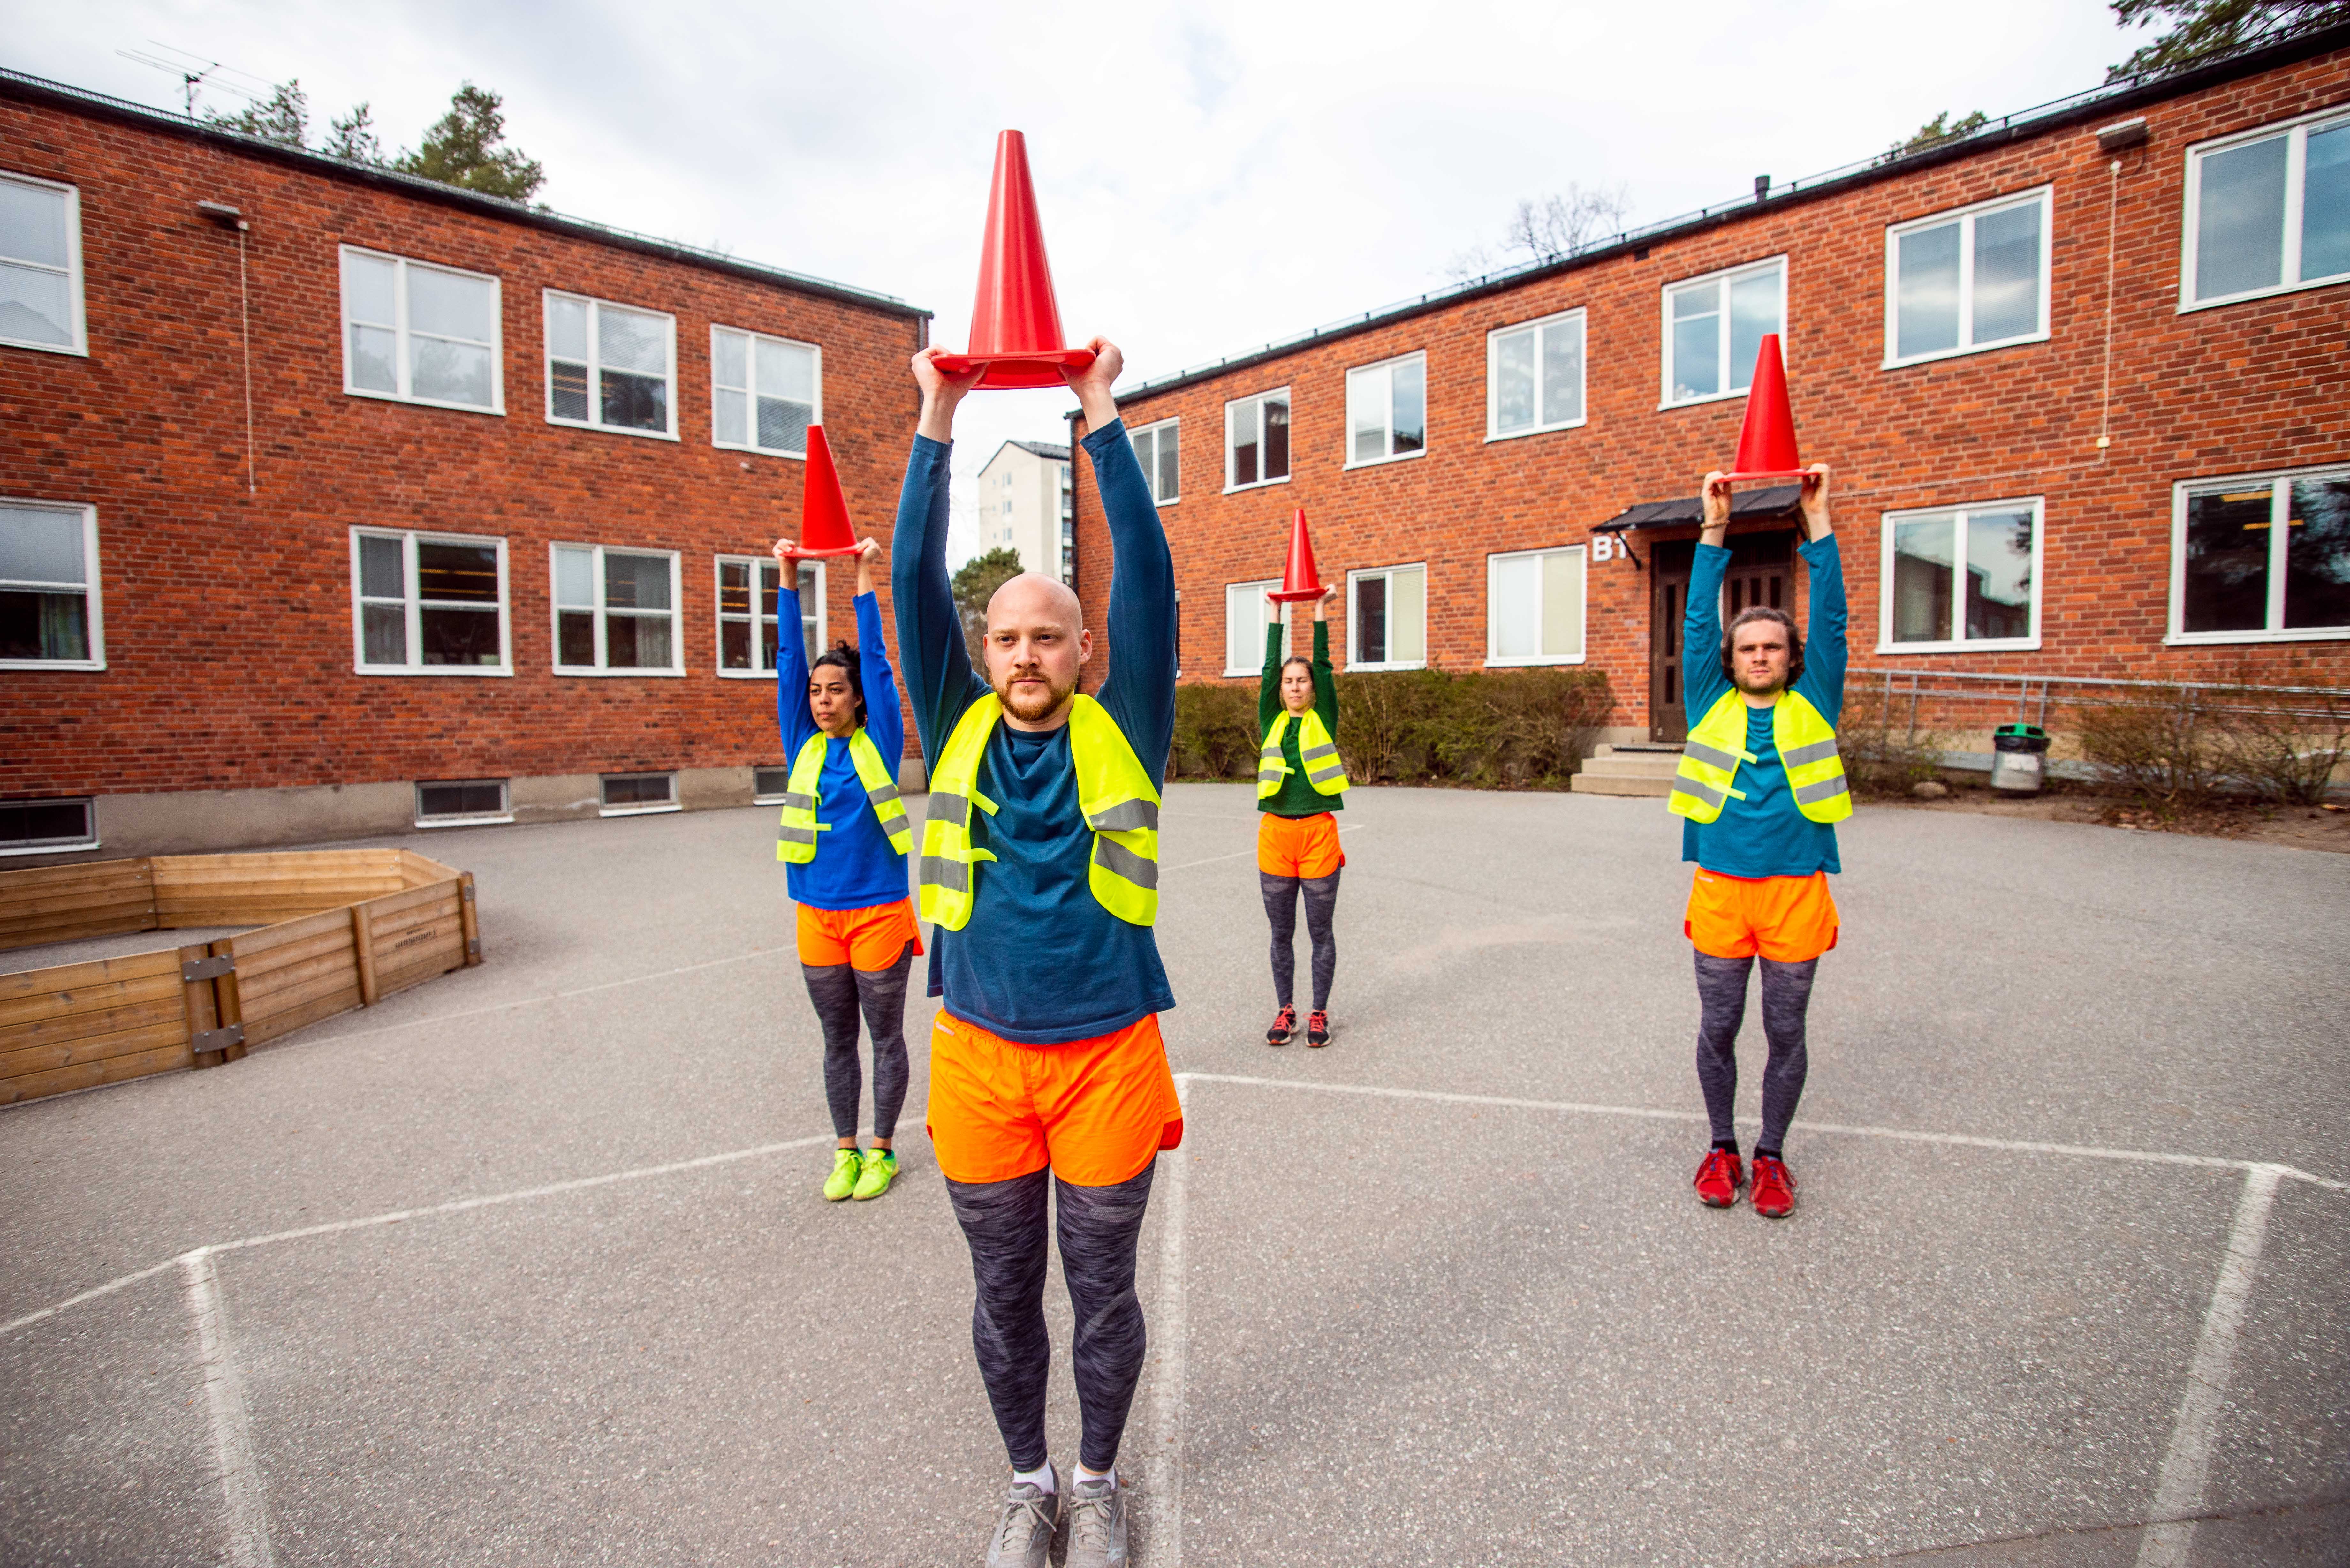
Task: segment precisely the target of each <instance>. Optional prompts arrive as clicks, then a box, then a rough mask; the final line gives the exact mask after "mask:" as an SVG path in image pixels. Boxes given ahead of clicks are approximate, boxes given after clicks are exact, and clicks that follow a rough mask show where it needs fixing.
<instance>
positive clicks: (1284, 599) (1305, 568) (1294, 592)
mask: <svg viewBox="0 0 2350 1568" xmlns="http://www.w3.org/2000/svg"><path fill="white" fill-rule="evenodd" d="M1327 592H1329V589H1328V588H1327V587H1325V586H1324V584H1323V582H1322V578H1321V576H1320V574H1318V573H1317V572H1316V571H1315V569H1314V541H1313V540H1312V539H1309V538H1307V537H1306V535H1305V507H1303V506H1301V507H1299V508H1298V509H1297V515H1296V517H1295V519H1294V520H1293V521H1292V522H1291V523H1290V524H1289V568H1288V570H1286V571H1284V572H1283V573H1282V575H1281V587H1280V588H1279V589H1277V590H1276V591H1274V592H1273V593H1269V594H1267V595H1265V596H1264V597H1266V598H1269V599H1271V600H1272V601H1273V602H1274V603H1275V604H1281V605H1289V604H1301V605H1302V604H1311V603H1312V602H1313V601H1314V600H1315V599H1318V598H1320V597H1322V596H1323V595H1324V594H1326V593H1327Z"/></svg>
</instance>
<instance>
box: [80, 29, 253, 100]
mask: <svg viewBox="0 0 2350 1568" xmlns="http://www.w3.org/2000/svg"><path fill="white" fill-rule="evenodd" d="M147 41H148V42H149V43H151V44H153V45H154V46H155V47H157V48H159V49H161V50H163V51H165V52H166V53H168V54H173V55H181V56H184V57H186V62H187V63H182V61H180V60H168V59H161V58H158V57H155V56H153V55H147V54H141V53H140V52H139V51H138V50H137V49H117V50H115V51H114V52H115V53H116V54H118V55H120V56H121V57H123V58H124V59H126V60H136V61H138V62H139V64H140V65H142V66H149V67H153V68H154V69H156V70H159V71H162V72H165V73H167V74H169V75H171V76H175V77H177V78H180V91H181V93H182V95H183V97H184V99H185V100H186V103H187V116H188V118H189V119H195V118H196V89H197V88H201V87H203V86H204V85H205V78H208V77H210V76H212V75H213V72H215V71H219V72H224V73H226V74H227V75H229V76H233V77H244V78H245V79H246V80H247V81H252V80H255V79H257V78H255V77H254V76H253V75H252V74H251V73H250V72H247V71H241V70H238V69H237V68H236V67H234V66H225V65H223V64H222V63H221V62H220V61H218V60H207V59H205V58H204V57H203V56H202V55H194V54H190V53H189V52H188V51H187V50H185V49H182V48H175V47H172V45H170V44H166V43H162V42H161V41H159V40H157V39H154V38H150V39H148V40H147ZM211 85H212V86H213V87H216V88H226V89H227V90H228V91H230V92H233V93H234V94H236V95H237V97H239V98H242V99H248V100H250V101H252V102H254V103H259V102H260V101H261V95H260V94H259V93H257V92H254V91H252V90H251V89H249V88H242V87H239V86H238V85H237V84H236V83H234V82H232V81H217V82H213V83H212V84H211ZM263 85H264V86H266V85H267V84H266V83H264V84H263Z"/></svg>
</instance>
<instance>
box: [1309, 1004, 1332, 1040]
mask: <svg viewBox="0 0 2350 1568" xmlns="http://www.w3.org/2000/svg"><path fill="white" fill-rule="evenodd" d="M1305 1043H1306V1044H1308V1045H1327V1044H1330V1015H1329V1014H1328V1013H1326V1012H1323V1011H1322V1010H1321V1009H1320V1008H1318V1007H1317V1008H1315V1010H1314V1011H1313V1012H1309V1013H1307V1014H1306V1015H1305Z"/></svg>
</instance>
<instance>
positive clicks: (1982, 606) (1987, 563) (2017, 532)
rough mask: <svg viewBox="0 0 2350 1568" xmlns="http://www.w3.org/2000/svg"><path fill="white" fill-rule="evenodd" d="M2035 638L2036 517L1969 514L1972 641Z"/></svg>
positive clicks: (1968, 596)
mask: <svg viewBox="0 0 2350 1568" xmlns="http://www.w3.org/2000/svg"><path fill="white" fill-rule="evenodd" d="M2031 635H2032V514H2031V513H2029V512H1970V513H1969V514H1967V636H1968V637H1969V638H1970V639H1974V638H1985V637H2030V636H2031Z"/></svg>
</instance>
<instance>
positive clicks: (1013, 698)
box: [995, 664, 1077, 724]
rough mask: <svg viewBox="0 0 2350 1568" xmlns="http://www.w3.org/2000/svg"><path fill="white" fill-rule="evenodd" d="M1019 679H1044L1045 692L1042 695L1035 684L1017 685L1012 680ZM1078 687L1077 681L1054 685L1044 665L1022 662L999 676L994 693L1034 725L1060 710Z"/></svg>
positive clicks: (1018, 716)
mask: <svg viewBox="0 0 2350 1568" xmlns="http://www.w3.org/2000/svg"><path fill="white" fill-rule="evenodd" d="M1014 680H1042V681H1043V682H1044V683H1045V691H1044V692H1043V694H1041V695H1040V694H1039V693H1038V692H1037V691H1036V689H1035V687H1034V686H1022V687H1018V688H1014V686H1013V684H1012V683H1013V682H1014ZM1076 689H1077V683H1076V681H1074V680H1072V681H1070V682H1069V683H1068V684H1067V685H1066V686H1055V685H1054V684H1053V678H1052V677H1051V676H1050V675H1048V674H1046V673H1045V668H1044V666H1042V665H1039V664H1022V665H1015V666H1014V667H1013V668H1012V669H1011V670H1006V671H1005V672H1004V673H1003V675H1002V676H1001V677H1000V678H998V679H997V680H996V682H995V696H996V701H1000V702H1002V703H1003V711H1005V712H1007V713H1009V714H1011V715H1012V716H1013V717H1014V718H1015V719H1017V720H1019V721H1020V722H1022V723H1024V724H1034V723H1035V722H1038V721H1039V720H1042V719H1049V718H1051V717H1052V716H1053V715H1054V714H1055V713H1057V712H1059V711H1061V705H1062V704H1063V703H1064V702H1066V701H1068V700H1069V696H1070V693H1072V692H1074V691H1076Z"/></svg>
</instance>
